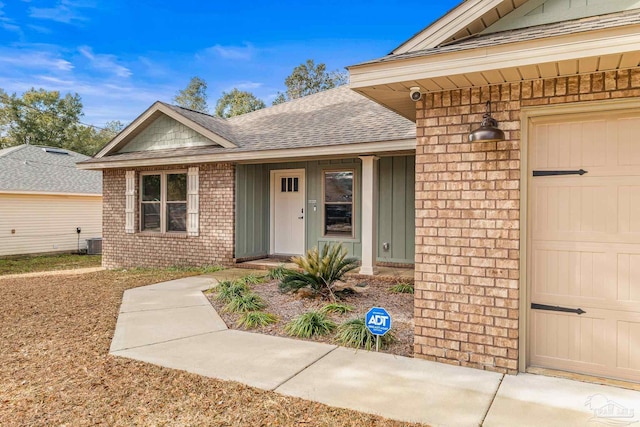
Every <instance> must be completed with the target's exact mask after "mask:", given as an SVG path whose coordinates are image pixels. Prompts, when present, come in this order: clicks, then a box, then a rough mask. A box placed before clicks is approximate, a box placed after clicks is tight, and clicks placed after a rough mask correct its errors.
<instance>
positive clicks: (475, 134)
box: [469, 101, 504, 142]
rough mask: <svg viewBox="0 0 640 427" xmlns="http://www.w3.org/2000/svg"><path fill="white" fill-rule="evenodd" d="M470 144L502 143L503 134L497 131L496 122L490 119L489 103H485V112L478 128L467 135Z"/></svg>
mask: <svg viewBox="0 0 640 427" xmlns="http://www.w3.org/2000/svg"><path fill="white" fill-rule="evenodd" d="M469 141H470V142H494V141H504V132H503V131H501V130H500V129H498V122H497V121H496V119H494V118H493V117H491V101H487V112H486V113H484V115H483V116H482V123H480V127H479V128H478V129H476V130H474V131H472V132H471V133H470V134H469Z"/></svg>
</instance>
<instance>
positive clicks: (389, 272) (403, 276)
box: [235, 258, 415, 282]
mask: <svg viewBox="0 0 640 427" xmlns="http://www.w3.org/2000/svg"><path fill="white" fill-rule="evenodd" d="M281 265H283V266H284V267H285V268H290V269H295V268H297V266H296V265H295V264H294V263H292V262H291V261H289V260H288V259H286V258H262V259H256V260H252V261H244V262H239V263H237V264H236V265H235V266H236V267H238V268H246V269H251V270H269V269H272V268H276V267H278V266H281ZM414 271H415V270H414V268H413V266H409V265H408V264H405V265H397V266H391V265H377V266H376V273H375V277H376V278H382V279H387V280H406V281H411V282H413V278H414ZM348 275H350V276H363V277H368V276H365V275H362V274H359V273H358V271H357V270H356V271H354V272H352V273H349V274H348Z"/></svg>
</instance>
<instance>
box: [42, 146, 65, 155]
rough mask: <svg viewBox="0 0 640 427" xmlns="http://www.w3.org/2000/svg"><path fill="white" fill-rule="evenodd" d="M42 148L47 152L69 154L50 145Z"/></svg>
mask: <svg viewBox="0 0 640 427" xmlns="http://www.w3.org/2000/svg"><path fill="white" fill-rule="evenodd" d="M43 150H44V151H45V152H47V153H53V154H64V155H67V156H68V155H69V152H68V151H65V150H62V149H60V148H51V147H45V148H43Z"/></svg>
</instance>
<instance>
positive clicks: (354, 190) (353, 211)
mask: <svg viewBox="0 0 640 427" xmlns="http://www.w3.org/2000/svg"><path fill="white" fill-rule="evenodd" d="M327 172H351V173H352V174H353V184H352V194H351V203H350V204H351V235H347V234H332V233H327V232H326V229H327V227H326V215H327V210H326V205H327V204H329V205H347V204H349V203H344V202H329V203H327V201H326V200H327V198H326V194H325V183H326V174H327ZM356 172H357V170H356V168H355V167H346V168H327V169H322V178H321V179H322V194H321V196H322V224H321V225H322V237H323V238H327V239H333V240H353V239H355V238H356V217H357V215H356V200H357V185H356V184H357V176H358V175H357V173H356Z"/></svg>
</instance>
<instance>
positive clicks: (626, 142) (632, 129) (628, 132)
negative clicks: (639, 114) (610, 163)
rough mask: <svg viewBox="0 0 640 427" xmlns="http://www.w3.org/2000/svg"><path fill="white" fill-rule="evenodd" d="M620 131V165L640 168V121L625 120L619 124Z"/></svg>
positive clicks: (621, 120) (636, 119)
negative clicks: (639, 141)
mask: <svg viewBox="0 0 640 427" xmlns="http://www.w3.org/2000/svg"><path fill="white" fill-rule="evenodd" d="M617 124H618V125H619V129H618V135H619V138H618V144H617V145H618V164H619V165H625V166H640V145H638V143H637V138H638V135H640V120H639V119H638V118H635V117H633V118H623V119H620V120H619V121H618V123H617Z"/></svg>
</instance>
